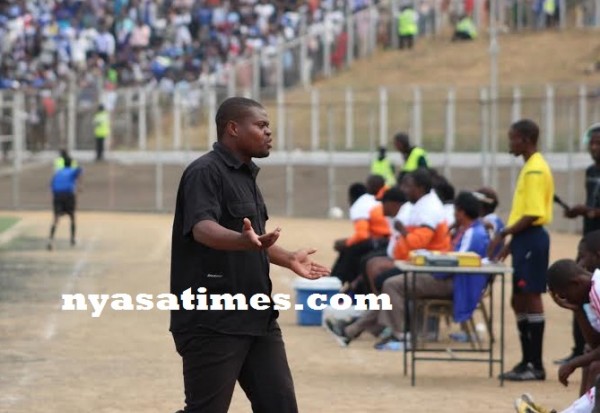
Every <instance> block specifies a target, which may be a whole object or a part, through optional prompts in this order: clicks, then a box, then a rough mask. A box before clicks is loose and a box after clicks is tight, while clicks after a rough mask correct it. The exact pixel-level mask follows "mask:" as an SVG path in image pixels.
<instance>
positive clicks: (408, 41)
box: [398, 5, 419, 49]
mask: <svg viewBox="0 0 600 413" xmlns="http://www.w3.org/2000/svg"><path fill="white" fill-rule="evenodd" d="M418 34H419V15H418V14H417V12H416V11H415V9H413V7H412V6H411V5H408V6H404V7H403V8H402V11H401V12H400V15H399V16H398V36H399V41H398V43H399V47H400V49H404V48H406V49H412V48H413V46H414V43H415V37H417V35H418Z"/></svg>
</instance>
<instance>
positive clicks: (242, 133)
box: [237, 107, 273, 158]
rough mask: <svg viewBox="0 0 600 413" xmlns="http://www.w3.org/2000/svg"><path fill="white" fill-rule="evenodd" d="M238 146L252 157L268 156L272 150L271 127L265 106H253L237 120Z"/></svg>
mask: <svg viewBox="0 0 600 413" xmlns="http://www.w3.org/2000/svg"><path fill="white" fill-rule="evenodd" d="M237 132H238V147H239V148H240V151H241V152H242V153H243V154H244V155H246V156H248V157H250V158H266V157H267V156H269V151H270V150H271V147H272V145H271V143H272V142H273V139H271V128H270V127H269V117H268V116H267V112H266V111H265V109H264V108H257V107H252V108H250V109H249V110H248V113H247V114H246V116H244V117H243V118H242V119H241V120H240V121H239V122H237Z"/></svg>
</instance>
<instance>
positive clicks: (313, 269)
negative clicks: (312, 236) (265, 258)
mask: <svg viewBox="0 0 600 413" xmlns="http://www.w3.org/2000/svg"><path fill="white" fill-rule="evenodd" d="M315 252H317V250H316V249H314V248H305V249H301V250H298V251H295V252H293V253H292V255H291V260H290V267H289V268H290V270H292V271H294V272H295V273H296V274H298V275H299V276H300V277H303V278H308V279H309V280H315V279H317V278H321V277H325V276H327V275H329V274H330V273H331V271H330V270H329V268H327V267H325V266H323V265H321V264H318V263H316V262H314V261H313V260H312V259H311V258H310V255H312V254H314V253H315Z"/></svg>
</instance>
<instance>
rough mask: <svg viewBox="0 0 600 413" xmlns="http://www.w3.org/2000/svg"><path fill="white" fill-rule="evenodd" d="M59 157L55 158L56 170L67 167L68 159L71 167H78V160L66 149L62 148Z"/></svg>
mask: <svg viewBox="0 0 600 413" xmlns="http://www.w3.org/2000/svg"><path fill="white" fill-rule="evenodd" d="M58 154H59V156H58V158H56V159H54V171H55V172H56V171H59V170H61V169H63V168H64V167H65V162H66V160H67V159H68V160H70V163H71V168H77V167H78V165H77V161H76V160H75V159H73V158H71V156H70V155H69V152H67V150H66V149H61V150H60V151H58Z"/></svg>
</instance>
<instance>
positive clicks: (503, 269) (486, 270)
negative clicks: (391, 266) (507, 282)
mask: <svg viewBox="0 0 600 413" xmlns="http://www.w3.org/2000/svg"><path fill="white" fill-rule="evenodd" d="M395 264H396V267H398V269H400V270H402V271H407V272H411V271H414V272H430V273H460V274H501V273H503V274H507V273H509V274H512V272H513V269H512V267H509V266H507V265H504V264H502V263H499V262H494V263H485V264H482V265H481V267H438V266H429V265H413V264H411V263H410V262H408V261H396V262H395Z"/></svg>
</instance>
